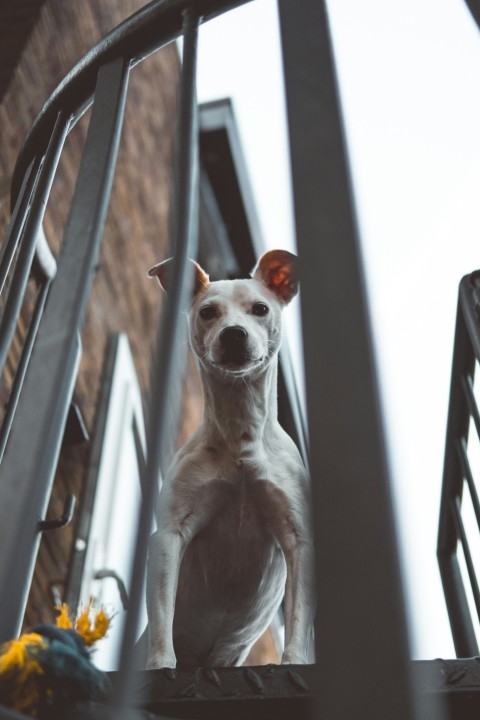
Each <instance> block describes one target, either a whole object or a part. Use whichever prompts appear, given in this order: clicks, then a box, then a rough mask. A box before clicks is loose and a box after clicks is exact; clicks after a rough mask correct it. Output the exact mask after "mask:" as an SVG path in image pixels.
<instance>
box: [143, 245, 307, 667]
mask: <svg viewBox="0 0 480 720" xmlns="http://www.w3.org/2000/svg"><path fill="white" fill-rule="evenodd" d="M295 261H296V257H295V256H294V255H292V254H291V253H289V252H286V251H283V250H272V251H270V252H267V253H265V254H264V255H263V256H262V257H261V258H260V260H259V261H258V263H257V265H256V267H255V269H254V271H253V276H252V279H248V280H220V281H217V282H210V281H209V278H208V275H207V274H206V273H205V272H204V271H203V270H202V268H201V267H200V266H199V265H198V264H197V263H194V275H195V278H194V294H193V300H192V305H191V309H190V313H189V332H190V343H191V346H192V349H193V352H194V354H195V355H196V357H197V360H198V366H199V368H200V376H201V379H202V383H203V389H204V395H205V408H204V419H203V423H202V425H201V426H200V427H199V429H198V430H197V431H196V432H195V433H194V434H193V435H192V437H191V438H190V439H189V440H188V441H187V443H186V444H185V445H184V446H183V447H182V448H181V449H180V450H179V451H178V452H177V454H176V455H175V457H174V460H173V462H172V465H171V466H170V468H169V470H168V472H167V474H166V477H165V480H164V483H163V486H162V488H161V492H160V498H159V503H158V513H157V526H158V530H157V531H156V533H155V534H154V535H153V536H152V538H151V543H150V551H149V560H148V566H147V610H148V628H147V633H148V645H149V650H148V661H147V667H148V668H150V669H152V668H161V667H170V668H173V667H175V666H176V665H177V663H178V665H180V666H191V665H194V666H203V667H213V666H229V665H240V664H242V662H244V660H245V658H246V656H247V655H248V652H249V650H250V648H251V647H252V645H253V644H254V642H255V641H256V640H257V639H258V638H259V637H260V635H261V634H262V633H263V632H264V631H265V630H266V629H267V628H268V627H269V625H270V623H271V622H272V619H273V617H274V616H275V613H276V612H277V611H278V609H279V607H280V604H281V602H282V600H283V599H284V598H285V603H284V615H285V649H284V651H283V655H282V663H307V662H311V661H312V659H313V658H312V655H311V653H312V651H313V644H312V638H313V616H314V604H315V603H314V578H313V566H314V563H313V543H312V532H311V519H310V512H311V510H310V495H309V483H308V477H307V473H306V470H305V467H304V465H303V462H302V459H301V457H300V454H299V452H298V450H297V448H296V446H295V444H294V443H293V441H292V440H291V439H290V437H289V436H288V435H287V433H286V432H284V430H283V429H282V428H281V427H280V425H279V423H278V420H277V355H278V350H279V346H280V339H281V311H282V308H283V307H284V306H285V305H287V303H289V302H290V300H291V299H292V298H293V297H294V296H295V295H296V293H297V280H296V276H295ZM169 262H170V261H169V260H166V261H164V262H162V263H159V264H158V265H155V266H154V267H152V268H151V269H150V270H149V275H150V276H151V277H157V278H158V280H159V282H160V284H161V286H162V287H163V288H164V289H166V288H167V286H168V264H169Z"/></svg>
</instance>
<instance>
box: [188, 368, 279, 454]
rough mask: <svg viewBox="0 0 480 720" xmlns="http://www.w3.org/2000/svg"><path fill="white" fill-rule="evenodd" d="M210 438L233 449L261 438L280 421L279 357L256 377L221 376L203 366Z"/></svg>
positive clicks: (205, 425)
mask: <svg viewBox="0 0 480 720" xmlns="http://www.w3.org/2000/svg"><path fill="white" fill-rule="evenodd" d="M200 374H201V378H202V382H203V389H204V397H205V406H204V419H203V427H204V430H205V431H206V433H207V435H208V437H209V441H210V442H212V443H214V444H215V443H220V444H225V445H226V446H228V447H229V448H230V449H231V450H232V451H235V450H236V449H238V448H240V447H241V446H242V445H244V444H245V443H251V442H252V441H260V442H261V441H262V439H263V438H264V437H265V435H266V434H268V433H269V432H270V431H272V430H273V429H274V427H275V425H276V423H277V358H276V357H275V358H274V359H273V360H272V361H271V363H270V364H269V365H268V366H267V367H266V368H265V369H263V370H262V371H261V372H260V373H259V374H258V375H255V376H254V377H249V376H246V377H237V378H232V377H228V376H224V377H219V376H217V375H214V374H213V373H208V372H207V371H205V369H204V368H202V367H201V368H200Z"/></svg>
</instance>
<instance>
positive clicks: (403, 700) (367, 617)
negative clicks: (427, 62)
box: [0, 0, 413, 720]
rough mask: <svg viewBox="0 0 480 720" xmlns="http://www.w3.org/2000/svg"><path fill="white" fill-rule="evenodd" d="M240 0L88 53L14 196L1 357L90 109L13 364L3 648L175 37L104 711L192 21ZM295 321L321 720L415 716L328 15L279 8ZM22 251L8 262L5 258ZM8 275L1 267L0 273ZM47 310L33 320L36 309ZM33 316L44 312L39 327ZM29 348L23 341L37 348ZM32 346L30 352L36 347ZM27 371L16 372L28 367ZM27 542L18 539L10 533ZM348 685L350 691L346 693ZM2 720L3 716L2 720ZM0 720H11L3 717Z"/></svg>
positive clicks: (22, 593) (182, 156)
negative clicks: (174, 88) (137, 71)
mask: <svg viewBox="0 0 480 720" xmlns="http://www.w3.org/2000/svg"><path fill="white" fill-rule="evenodd" d="M241 4H242V1H241V0H228V1H226V0H195V2H191V1H190V2H188V1H187V0H155V1H154V2H151V3H150V4H149V5H147V6H146V7H145V8H143V9H142V10H141V11H139V12H138V13H136V14H135V15H134V16H132V17H131V18H130V19H129V20H127V21H126V22H124V23H123V24H122V25H121V26H119V27H118V28H116V29H115V30H114V31H113V32H112V33H110V34H109V35H108V36H107V37H106V38H104V39H103V40H102V41H101V42H100V43H99V44H98V45H96V46H95V47H94V48H93V49H92V50H91V51H90V52H89V53H88V54H87V55H86V56H85V57H84V58H83V59H82V60H81V61H80V62H79V63H78V65H77V66H76V67H75V68H74V69H73V70H72V71H71V73H70V74H69V75H68V76H67V77H66V78H65V80H64V81H63V82H62V83H61V84H60V86H59V87H58V88H57V90H56V91H55V92H54V93H53V95H52V96H51V98H50V99H49V100H48V101H47V103H46V104H45V106H44V108H43V110H42V111H41V113H40V114H39V116H38V118H37V119H36V121H35V123H34V125H33V127H32V130H31V132H30V133H29V135H28V137H27V139H26V142H25V145H24V147H23V149H22V152H21V154H20V156H19V159H18V162H17V165H16V169H15V174H14V178H13V182H12V204H13V207H14V211H13V220H12V223H11V229H10V234H9V238H8V240H7V241H6V243H5V244H4V246H3V247H4V249H3V254H2V258H1V260H0V278H4V277H6V275H7V272H8V270H9V268H10V265H11V263H12V262H13V261H14V260H16V263H15V265H14V269H13V276H14V278H15V279H14V281H13V280H12V282H11V283H10V286H9V292H8V295H7V297H6V300H5V304H4V315H3V318H2V325H1V329H0V357H3V358H4V357H5V356H6V353H7V352H8V347H9V344H10V341H11V337H12V333H13V331H14V327H15V322H16V319H17V318H18V313H19V307H20V301H21V296H22V294H23V291H24V288H25V284H26V279H27V278H28V276H29V273H30V269H31V266H32V262H33V260H34V255H35V251H36V250H37V255H36V257H37V258H39V257H40V254H39V252H38V242H39V237H40V229H41V222H42V214H43V210H44V207H45V203H46V198H47V196H48V191H49V188H50V186H51V183H52V179H53V176H54V173H55V168H56V165H57V162H58V159H59V155H60V152H61V149H62V145H63V142H64V140H65V137H66V135H67V133H68V131H69V129H70V128H71V127H73V125H74V123H75V122H76V121H77V120H78V119H79V117H80V116H81V115H82V113H83V112H84V111H85V110H86V109H87V108H88V107H89V106H90V105H93V109H92V116H91V120H90V125H89V130H88V136H87V140H86V144H85V147H84V151H83V156H82V160H81V165H80V170H79V174H78V179H77V184H76V188H75V193H74V196H73V200H72V203H71V207H70V213H69V219H68V222H67V225H66V230H65V235H64V240H63V248H62V254H61V259H60V261H59V265H58V268H57V270H56V274H55V276H54V277H53V273H52V272H50V273H46V274H45V277H44V278H43V280H42V281H41V283H40V288H41V290H40V294H39V300H38V316H39V319H38V321H37V320H36V321H35V323H33V324H32V342H31V343H29V345H31V346H32V347H33V352H32V353H31V356H30V352H28V353H27V356H26V357H25V372H23V373H22V375H23V377H21V382H20V384H19V387H18V392H17V394H18V398H17V399H16V400H15V406H16V408H15V414H14V417H12V422H9V425H8V428H7V430H6V431H5V432H6V433H7V434H8V444H7V446H6V450H5V455H4V458H3V463H2V466H1V484H0V547H1V548H2V553H1V556H0V593H1V596H0V607H1V613H0V640H4V639H7V638H9V637H11V636H12V634H14V633H15V632H16V631H17V630H18V628H19V624H20V621H21V618H22V615H23V610H24V607H25V600H26V593H27V590H28V587H29V583H30V579H31V574H32V568H33V563H34V559H35V556H36V552H37V548H38V534H37V521H38V517H39V516H43V515H44V512H45V509H46V504H47V502H48V497H49V494H50V489H51V484H52V479H53V473H54V469H55V466H56V461H57V457H58V453H59V447H60V441H61V437H62V434H63V428H64V424H65V418H66V413H67V408H68V405H69V402H70V399H71V395H72V389H73V383H74V380H75V375H76V368H77V362H78V357H79V352H80V345H79V339H78V338H79V330H80V329H81V327H82V323H83V318H84V314H85V309H86V305H87V301H88V297H89V292H90V288H91V283H92V276H93V271H94V267H95V263H96V258H97V256H98V251H99V245H100V242H101V238H102V232H103V226H104V221H105V213H106V209H107V206H108V201H109V196H110V190H111V184H112V177H113V172H114V167H115V161H116V156H117V149H118V143H119V135H120V130H121V126H122V118H123V108H124V103H125V95H126V92H127V84H128V76H129V72H130V71H131V69H132V68H133V67H135V65H136V64H137V63H138V62H140V61H141V60H143V59H144V58H145V57H147V56H148V55H149V54H150V53H152V52H154V51H155V50H157V49H158V48H160V47H162V46H163V45H165V44H166V43H168V42H170V41H171V40H172V39H174V38H176V37H177V36H178V35H180V34H181V33H183V34H184V58H183V67H182V78H181V103H180V119H179V135H178V147H179V154H178V158H177V175H176V194H175V197H176V209H175V211H176V220H175V223H174V228H175V236H174V240H173V243H172V254H173V256H174V258H175V260H174V265H173V271H172V274H173V278H172V286H171V290H170V293H169V298H168V301H167V305H166V311H165V313H164V320H163V324H162V327H161V329H160V332H159V339H158V346H157V347H158V350H157V355H156V360H155V363H156V365H155V371H154V372H153V373H152V376H153V377H154V378H155V383H156V386H155V388H152V391H151V392H150V395H151V397H152V405H151V408H150V414H149V426H148V428H147V438H148V439H147V462H146V470H145V477H144V478H143V488H144V493H143V501H142V506H141V511H140V516H139V518H138V519H137V527H138V534H137V544H136V551H135V563H134V570H133V577H132V582H131V595H130V606H129V612H128V619H127V623H126V628H125V634H124V640H123V646H122V652H121V657H120V663H119V664H120V675H121V681H120V682H118V683H117V687H118V691H117V695H116V698H115V701H114V705H115V708H116V711H117V715H118V712H121V711H123V709H125V708H128V705H129V702H130V699H131V690H132V682H133V680H132V673H131V663H132V657H133V653H132V645H133V641H134V634H135V629H136V626H137V618H138V609H139V606H140V602H141V587H142V581H143V574H144V569H145V558H146V553H147V540H148V529H149V528H150V527H151V516H152V512H153V499H154V497H155V495H156V492H157V478H158V469H159V467H160V463H161V457H162V452H163V436H164V433H163V430H164V425H165V412H166V407H167V406H168V404H169V403H170V401H171V397H170V394H169V387H170V385H171V383H170V378H171V377H172V374H173V373H174V371H175V370H174V369H175V358H176V356H177V352H178V347H179V341H180V337H179V331H178V323H177V322H176V319H177V317H178V313H179V312H180V311H181V309H182V308H183V307H185V305H186V301H187V294H188V270H187V268H188V263H187V259H188V256H189V255H190V254H194V242H195V232H194V223H193V217H194V216H193V212H194V203H195V193H196V177H197V173H196V168H195V166H196V162H197V147H196V145H197V136H196V100H195V58H196V39H197V30H198V25H199V23H200V22H204V21H206V20H209V19H210V18H211V17H213V16H215V15H216V14H219V13H221V12H225V11H226V10H229V9H231V8H232V7H235V6H237V5H241ZM279 11H280V19H281V38H282V47H283V58H284V74H285V86H286V91H287V106H288V118H289V130H290V149H291V163H292V178H293V185H294V196H295V215H296V233H297V242H298V247H299V251H300V258H301V261H302V265H301V281H302V314H303V328H304V336H305V352H306V380H307V387H308V391H307V396H308V419H309V428H310V458H309V459H310V468H311V472H312V481H313V497H314V507H313V515H314V521H315V539H316V547H317V568H316V570H317V579H318V586H319V593H318V597H319V605H318V613H317V634H316V635H317V648H316V652H317V665H318V677H319V688H321V693H320V696H319V697H320V700H319V702H320V705H319V709H320V711H321V712H323V713H325V717H327V716H328V717H331V718H339V719H340V718H347V717H353V716H356V717H369V718H370V719H371V720H375V719H376V718H378V719H379V720H380V718H381V719H382V720H383V719H384V718H385V717H388V718H389V720H396V719H397V718H398V720H407V719H408V718H409V717H412V716H413V710H412V698H411V694H410V685H409V676H408V669H407V641H406V629H405V626H406V623H405V618H404V611H403V601H402V590H401V583H400V575H399V571H398V558H397V552H396V545H395V533H394V529H393V521H392V511H391V500H390V490H389V481H388V475H387V470H386V463H385V457H384V448H383V439H382V429H381V420H380V414H379V410H378V401H377V386H376V379H375V368H374V363H373V360H372V350H371V341H370V327H369V320H368V311H367V306H366V299H365V292H364V287H363V273H362V267H361V259H360V253H359V247H358V242H357V230H356V222H355V212H354V208H353V202H352V195H351V188H350V181H349V173H348V161H347V156H346V149H345V142H344V136H343V128H342V120H341V112H340V103H339V98H338V92H337V86H336V77H335V66H334V59H333V52H332V46H331V41H330V34H329V28H328V18H327V13H326V7H325V3H324V2H321V1H320V0H297V1H296V2H289V0H280V2H279ZM17 248H19V250H18V252H16V249H17ZM12 267H13V266H12ZM47 293H48V303H47V305H46V307H45V309H43V303H44V300H45V295H46V294H47ZM42 310H43V312H42ZM33 336H34V337H33ZM33 339H35V342H33ZM27 365H28V367H27ZM20 528H21V532H20V531H19V529H20ZM346 678H348V692H345V679H346ZM2 713H3V711H2V710H0V717H7V715H8V714H6V713H3V714H2ZM8 716H9V715H8Z"/></svg>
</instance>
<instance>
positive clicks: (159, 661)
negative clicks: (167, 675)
mask: <svg viewBox="0 0 480 720" xmlns="http://www.w3.org/2000/svg"><path fill="white" fill-rule="evenodd" d="M176 665H177V658H176V657H175V654H174V653H159V652H158V653H157V652H151V653H150V654H149V656H148V660H147V670H160V669H161V668H174V667H176Z"/></svg>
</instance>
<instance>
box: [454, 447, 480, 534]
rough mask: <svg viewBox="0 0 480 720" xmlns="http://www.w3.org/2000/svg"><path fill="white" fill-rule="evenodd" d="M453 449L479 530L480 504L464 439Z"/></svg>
mask: <svg viewBox="0 0 480 720" xmlns="http://www.w3.org/2000/svg"><path fill="white" fill-rule="evenodd" d="M455 447H456V449H457V454H458V459H459V462H460V466H461V468H462V474H463V477H464V478H465V480H466V481H467V485H468V489H469V491H470V497H471V499H472V505H473V510H474V512H475V517H476V519H477V525H478V528H479V530H480V502H479V499H478V493H477V488H476V487H475V480H474V478H473V474H472V469H471V467H470V462H469V459H468V452H467V443H466V442H465V438H461V439H460V440H457V442H456V443H455Z"/></svg>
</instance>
